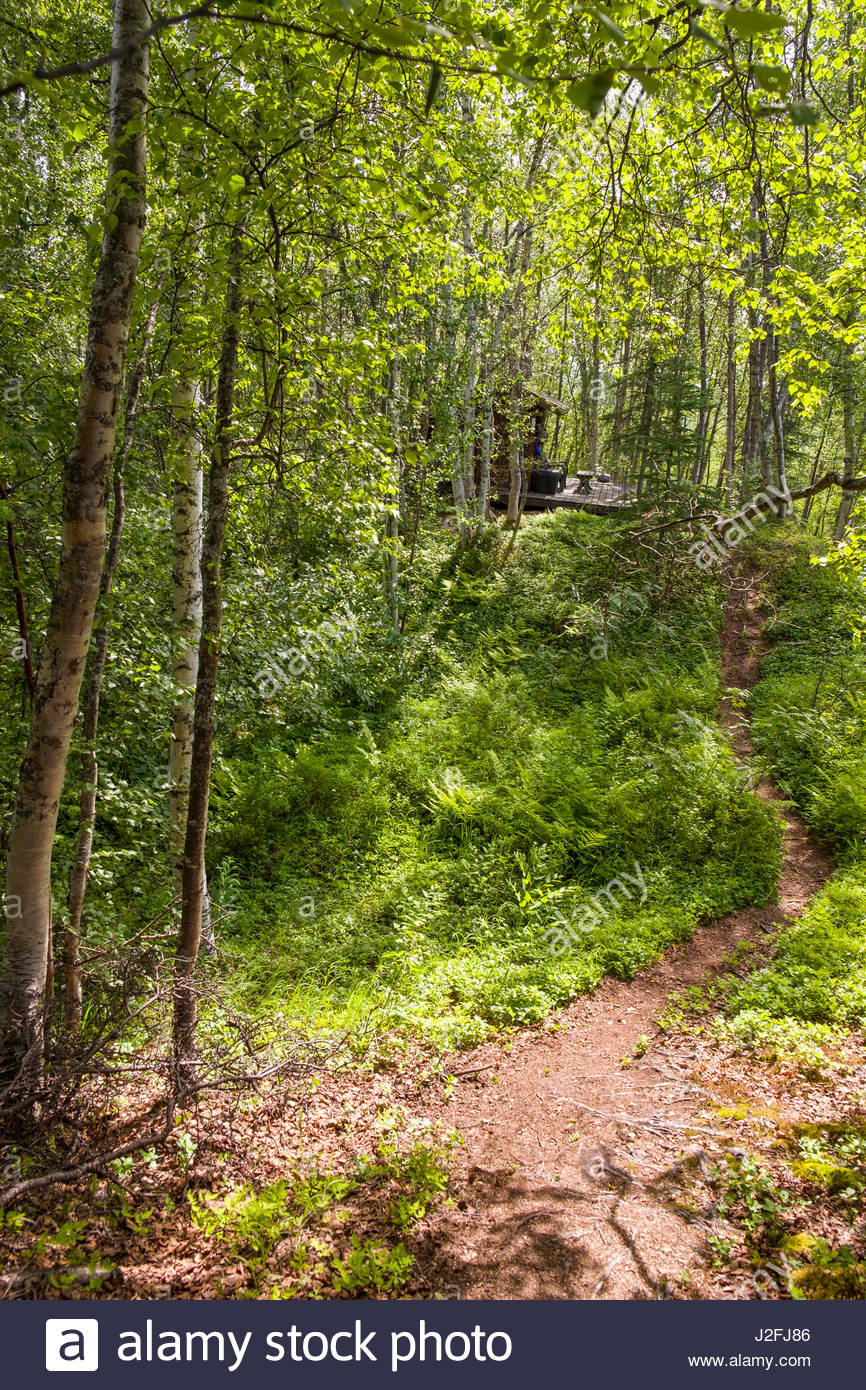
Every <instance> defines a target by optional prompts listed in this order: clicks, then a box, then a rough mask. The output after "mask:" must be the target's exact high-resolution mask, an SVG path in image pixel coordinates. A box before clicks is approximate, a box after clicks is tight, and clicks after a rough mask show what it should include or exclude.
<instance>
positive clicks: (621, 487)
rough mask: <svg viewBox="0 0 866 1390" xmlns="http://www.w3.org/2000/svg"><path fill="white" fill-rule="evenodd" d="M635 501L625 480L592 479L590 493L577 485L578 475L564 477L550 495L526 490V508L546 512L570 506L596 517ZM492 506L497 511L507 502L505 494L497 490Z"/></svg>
mask: <svg viewBox="0 0 866 1390" xmlns="http://www.w3.org/2000/svg"><path fill="white" fill-rule="evenodd" d="M633 500H634V488H633V487H631V486H629V484H628V483H599V482H593V483H592V485H591V487H590V490H589V492H584V491H583V490H582V489H579V487H578V480H577V478H567V479H566V483H565V487H564V488H563V490H562V492H556V493H554V494H553V495H552V496H550V495H549V494H548V493H546V492H528V493H527V494H526V508H525V509H526V511H528V512H538V511H549V510H550V509H551V508H554V507H572V508H575V509H581V510H583V511H585V512H593V513H594V514H595V515H596V516H611V515H613V513H615V512H618V511H620V509H621V508H622V507H625V506H627V505H628V503H629V502H631V501H633ZM491 505H492V506H493V507H495V508H496V509H497V510H499V508H501V507H507V505H508V493H507V492H499V493H497V494H496V496H495V497H494V498H493V499H492V503H491Z"/></svg>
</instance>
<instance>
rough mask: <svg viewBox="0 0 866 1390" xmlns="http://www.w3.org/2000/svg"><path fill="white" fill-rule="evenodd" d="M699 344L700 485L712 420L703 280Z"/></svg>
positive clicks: (697, 472) (697, 470)
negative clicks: (709, 426) (708, 428)
mask: <svg viewBox="0 0 866 1390" xmlns="http://www.w3.org/2000/svg"><path fill="white" fill-rule="evenodd" d="M698 342H699V345H700V354H701V358H700V363H701V366H700V370H701V386H700V390H701V397H700V401H699V403H698V424H697V431H696V435H695V467H694V472H693V473H692V482H693V483H697V484H698V485H700V484H701V483H702V482H703V480H704V469H705V467H706V464H707V462H708V460H707V427H708V425H709V420H710V405H709V399H708V389H709V387H708V372H707V303H706V290H705V286H704V282H703V280H701V282H700V285H699V286H698Z"/></svg>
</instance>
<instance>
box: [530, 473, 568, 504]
mask: <svg viewBox="0 0 866 1390" xmlns="http://www.w3.org/2000/svg"><path fill="white" fill-rule="evenodd" d="M564 487H565V472H564V470H563V469H561V468H533V470H532V472H531V473H530V475H529V491H530V492H540V493H543V494H544V496H545V497H555V495H556V494H557V492H562V489H563V488H564Z"/></svg>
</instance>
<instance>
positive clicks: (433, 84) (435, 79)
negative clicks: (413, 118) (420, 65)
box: [424, 63, 442, 119]
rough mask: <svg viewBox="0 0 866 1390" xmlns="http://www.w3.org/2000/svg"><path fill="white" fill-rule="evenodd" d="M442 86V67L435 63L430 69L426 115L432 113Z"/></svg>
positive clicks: (425, 107) (425, 105)
mask: <svg viewBox="0 0 866 1390" xmlns="http://www.w3.org/2000/svg"><path fill="white" fill-rule="evenodd" d="M441 86H442V69H441V68H440V66H439V64H438V63H434V64H433V66H432V68H431V69H430V81H429V82H428V84H427V95H426V97H425V98H424V117H425V119H426V117H427V116H429V115H430V112H431V111H432V110H433V107H434V106H435V104H436V98H437V97H438V95H439V90H440V88H441Z"/></svg>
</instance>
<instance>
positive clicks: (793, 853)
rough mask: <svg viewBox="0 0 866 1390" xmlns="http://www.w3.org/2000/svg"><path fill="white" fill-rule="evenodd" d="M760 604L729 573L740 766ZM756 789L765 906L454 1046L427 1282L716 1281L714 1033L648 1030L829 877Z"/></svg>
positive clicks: (719, 1084)
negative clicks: (448, 1205) (458, 1048)
mask: <svg viewBox="0 0 866 1390" xmlns="http://www.w3.org/2000/svg"><path fill="white" fill-rule="evenodd" d="M764 618H765V612H764V610H763V600H762V597H761V589H760V577H759V576H758V575H757V574H754V573H748V574H745V575H740V576H738V577H737V576H733V577H732V578H731V581H730V590H729V597H728V602H727V610H726V619H725V624H724V630H723V635H722V650H723V661H724V665H723V670H724V676H725V682H726V685H727V686H728V687H729V692H728V694H727V695H726V698H725V699H724V701H723V704H722V708H721V711H720V719H721V722H722V725H723V727H724V728H726V729H727V731H728V732H729V735H730V738H731V742H732V745H733V748H734V751H735V754H736V756H737V758H738V760H740V761H741V762H744V761H745V760H746V759H748V757H749V755H750V754H751V752H752V747H751V743H750V740H749V731H748V725H747V722H746V718H745V714H744V708H743V701H742V700H741V699H739V698H738V697H737V695H736V693H732V691H731V688H733V691H737V690H746V689H747V688H748V687H749V686H751V685H752V684H753V683H754V681H755V679H756V677H757V669H758V664H759V662H760V658H761V655H762V653H763V650H764V642H763V637H762V629H763V621H764ZM744 773H745V775H749V774H748V770H747V769H744ZM755 790H756V791H757V792H758V794H759V795H761V796H764V797H766V798H772V799H773V800H775V801H776V802H777V804H778V805H779V808H780V810H781V813H782V815H783V817H784V820H785V822H786V827H787V829H786V832H785V838H784V862H783V868H782V873H781V876H780V880H779V885H778V902H777V903H776V904H771V905H767V906H764V907H751V908H747V909H744V910H743V911H740V912H735V913H732V914H731V915H730V916H728V917H725V918H722V919H721V920H719V921H716V922H713V923H711V924H709V925H707V926H705V927H703V928H702V929H700V930H699V931H698V932H697V933H696V935H695V937H694V938H693V939H692V940H691V941H689V942H687V943H684V944H683V945H681V946H679V947H678V948H676V949H674V950H672V951H670V952H668V953H667V954H666V955H665V956H664V958H663V959H662V960H660V961H659V962H658V963H657V964H656V965H655V966H653V967H652V968H650V969H647V970H646V971H644V972H643V973H642V974H641V975H639V976H638V977H637V978H636V979H635V980H634V981H632V982H631V983H625V982H621V981H616V980H612V979H608V980H606V981H605V982H604V983H603V984H602V985H601V986H600V987H599V989H598V990H597V991H596V992H595V994H594V995H593V996H592V997H591V998H581V999H579V1000H577V1001H576V1002H575V1003H574V1004H573V1005H572V1006H571V1007H569V1008H568V1009H567V1010H566V1011H565V1012H564V1013H563V1014H562V1015H561V1016H560V1017H559V1019H558V1020H557V1021H556V1022H555V1023H554V1024H553V1025H552V1026H550V1027H549V1028H548V1029H547V1030H546V1031H543V1032H532V1033H523V1034H520V1035H518V1036H517V1038H516V1039H515V1040H514V1041H513V1042H508V1043H506V1044H501V1043H497V1044H493V1043H491V1044H486V1045H483V1046H481V1047H479V1048H478V1049H476V1050H475V1052H473V1053H471V1054H469V1055H467V1054H465V1053H464V1054H461V1055H460V1057H459V1059H455V1060H454V1063H453V1067H454V1072H455V1075H456V1076H457V1079H456V1081H455V1092H454V1097H453V1101H452V1105H451V1107H449V1108H450V1110H451V1115H452V1119H453V1123H454V1126H455V1128H456V1129H457V1130H458V1132H459V1133H460V1135H461V1136H462V1138H463V1140H464V1144H463V1147H462V1149H461V1150H460V1157H459V1159H458V1176H457V1198H458V1205H457V1208H456V1210H455V1209H451V1210H444V1211H443V1212H442V1213H441V1214H440V1216H439V1217H438V1218H437V1219H436V1221H435V1222H434V1224H433V1226H432V1228H431V1229H430V1230H429V1232H428V1237H427V1242H426V1249H425V1251H423V1252H422V1254H421V1262H422V1267H423V1266H425V1265H426V1269H427V1279H428V1281H429V1285H428V1286H429V1287H430V1288H431V1289H433V1290H434V1291H436V1290H439V1291H443V1290H444V1291H447V1290H449V1289H451V1290H456V1289H459V1296H460V1297H462V1298H529V1299H543V1298H557V1299H563V1298H565V1299H578V1298H579V1299H591V1298H604V1299H617V1298H626V1299H635V1298H659V1297H666V1296H671V1295H673V1296H676V1297H690V1296H691V1297H694V1296H698V1297H718V1296H719V1295H720V1293H724V1292H725V1291H726V1290H725V1286H724V1284H722V1285H721V1286H720V1283H719V1279H718V1278H717V1277H716V1276H714V1275H713V1274H712V1273H711V1271H710V1262H709V1260H708V1258H707V1257H708V1250H707V1245H706V1234H707V1231H708V1230H709V1229H710V1224H711V1223H710V1219H709V1218H710V1217H711V1216H712V1214H713V1210H714V1209H713V1204H712V1200H711V1196H712V1194H711V1192H710V1191H709V1189H708V1188H707V1187H706V1181H707V1178H708V1176H709V1163H708V1157H707V1156H708V1154H710V1153H716V1154H717V1153H719V1152H723V1151H724V1150H725V1149H730V1148H731V1147H732V1146H733V1145H734V1144H736V1142H737V1138H738V1135H737V1133H736V1128H737V1127H736V1125H735V1124H727V1125H726V1121H725V1120H720V1118H719V1106H718V1103H719V1102H720V1101H722V1100H724V1098H725V1096H724V1091H725V1084H724V1067H722V1068H721V1072H722V1074H721V1075H718V1074H716V1073H718V1070H719V1068H718V1065H717V1063H718V1052H719V1049H718V1047H716V1049H715V1063H716V1064H715V1065H714V1064H713V1063H712V1062H710V1063H709V1065H708V1064H707V1060H706V1058H704V1057H702V1055H701V1050H702V1048H705V1047H709V1046H711V1045H710V1044H704V1043H703V1042H702V1040H700V1039H696V1038H695V1037H694V1036H693V1035H690V1034H689V1033H687V1032H683V1031H682V1030H676V1031H673V1032H671V1033H669V1034H668V1033H665V1032H664V1031H662V1029H660V1028H659V1027H658V1025H657V1022H656V1020H657V1019H658V1018H659V1016H660V1015H663V1014H664V1012H665V1010H666V1008H667V1007H668V1003H669V999H670V996H671V995H672V994H674V993H675V992H681V991H683V990H686V989H688V988H689V987H690V986H701V985H706V984H707V983H708V982H709V981H711V980H713V979H714V978H715V977H717V976H718V975H720V974H721V973H730V971H731V969H732V967H733V968H736V960H737V958H736V957H735V958H734V961H733V962H732V961H731V959H730V958H731V956H732V953H734V952H736V951H737V948H738V947H739V948H740V951H739V952H738V956H739V957H740V958H742V957H743V956H744V955H745V954H746V953H748V952H750V951H751V950H752V948H753V947H758V948H759V949H762V950H763V952H764V953H766V952H767V951H768V949H770V946H771V941H772V938H773V936H774V934H775V931H776V929H777V928H778V927H779V925H780V924H782V923H784V922H785V921H787V920H789V919H791V918H793V917H795V916H797V915H799V914H800V913H801V912H802V910H803V909H804V907H805V906H806V904H807V903H808V901H809V899H810V898H811V897H812V895H813V894H814V893H815V892H816V891H817V890H818V889H819V888H820V887H821V885H822V884H823V883H824V881H825V880H826V878H827V877H828V874H829V872H830V868H831V863H830V857H829V854H828V853H827V852H826V851H825V850H823V849H822V848H821V847H820V846H819V845H817V844H816V843H815V841H814V840H813V839H812V837H811V835H810V833H809V831H808V830H807V828H806V826H805V825H804V823H803V822H802V821H801V820H800V818H799V817H798V816H797V815H796V814H795V813H794V812H792V811H791V810H790V808H789V807H787V806H786V805H785V804H784V803H783V802H782V801H781V798H780V797H779V795H778V793H777V792H776V791H775V789H774V788H773V787H772V786H771V785H770V784H769V783H768V782H767V781H766V780H762V781H759V782H758V784H757V785H756V787H755ZM753 967H754V957H752V960H751V961H750V964H749V967H748V968H749V969H751V968H753ZM642 1040H648V1041H647V1042H645V1041H642ZM644 1047H646V1051H645V1052H644V1055H643V1056H640V1057H636V1055H635V1054H636V1052H637V1053H640V1052H641V1051H642V1050H643V1048H644ZM476 1069H477V1070H476ZM737 1071H740V1068H739V1067H737V1066H736V1064H735V1063H733V1059H732V1068H731V1074H732V1075H733V1074H734V1072H737ZM756 1071H760V1068H755V1067H754V1066H752V1072H753V1073H754V1072H756ZM708 1074H709V1075H708ZM708 1081H709V1083H710V1084H713V1086H714V1091H713V1092H710V1091H709V1090H708V1089H707V1084H708ZM801 1099H802V1096H801ZM813 1118H819V1116H818V1115H814V1116H813ZM821 1118H822V1117H821ZM732 1131H734V1132H732ZM702 1192H703V1196H702ZM704 1198H705V1200H704ZM727 1289H728V1292H729V1296H730V1285H728V1286H727ZM452 1296H453V1293H452ZM751 1296H753V1297H754V1296H755V1295H754V1293H753V1294H752V1295H751Z"/></svg>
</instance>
